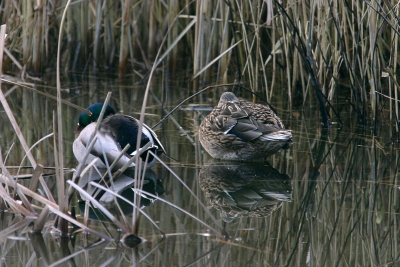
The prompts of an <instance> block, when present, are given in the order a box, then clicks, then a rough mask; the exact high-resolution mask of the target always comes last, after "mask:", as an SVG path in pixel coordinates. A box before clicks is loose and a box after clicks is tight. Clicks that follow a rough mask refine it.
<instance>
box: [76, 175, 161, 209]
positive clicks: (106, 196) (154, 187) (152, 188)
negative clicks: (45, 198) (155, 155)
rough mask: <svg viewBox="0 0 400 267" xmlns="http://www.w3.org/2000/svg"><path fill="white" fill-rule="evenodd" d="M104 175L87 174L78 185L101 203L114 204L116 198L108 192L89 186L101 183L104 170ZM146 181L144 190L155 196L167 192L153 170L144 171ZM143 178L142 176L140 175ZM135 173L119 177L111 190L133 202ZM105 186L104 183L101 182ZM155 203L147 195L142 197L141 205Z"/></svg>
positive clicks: (144, 181) (111, 186)
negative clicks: (92, 183)
mask: <svg viewBox="0 0 400 267" xmlns="http://www.w3.org/2000/svg"><path fill="white" fill-rule="evenodd" d="M103 171H104V172H103V173H101V172H100V173H99V172H96V171H93V172H86V174H85V175H84V176H83V177H81V179H80V180H79V182H78V185H79V186H80V187H81V188H83V189H85V191H86V192H87V193H88V194H90V195H92V196H93V197H94V198H96V199H97V200H99V201H100V202H101V203H105V204H106V203H109V204H110V203H112V202H113V201H114V199H115V198H114V196H113V195H112V194H110V193H108V192H102V191H100V190H98V189H96V187H94V186H91V185H89V182H92V181H94V182H100V179H101V177H102V176H103V175H104V173H105V172H106V170H103ZM144 171H145V174H144V180H143V188H142V190H143V191H145V192H148V193H150V194H153V195H162V194H164V192H165V190H164V187H163V185H162V183H161V181H160V180H159V179H158V178H157V175H156V173H155V172H154V171H153V170H151V169H146V170H144ZM138 176H139V177H142V175H141V174H139V175H138ZM134 177H135V171H134V170H132V171H125V172H124V173H123V174H121V175H119V176H118V179H116V180H115V181H114V182H113V183H112V185H109V187H110V189H111V190H112V191H113V192H114V193H117V194H120V195H121V196H123V197H125V198H127V199H129V200H133V196H134V192H133V190H132V189H131V188H132V187H133V186H134V182H135V179H134ZM101 184H103V185H104V182H101ZM81 198H82V199H85V197H84V196H83V195H81ZM152 202H153V198H152V197H150V196H146V195H145V193H144V194H142V195H141V205H142V206H148V205H150V204H151V203H152Z"/></svg>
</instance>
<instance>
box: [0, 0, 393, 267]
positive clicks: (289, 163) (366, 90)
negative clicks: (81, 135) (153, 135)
mask: <svg viewBox="0 0 400 267" xmlns="http://www.w3.org/2000/svg"><path fill="white" fill-rule="evenodd" d="M398 21H399V7H398V3H397V2H396V1H393V0H388V1H383V2H382V1H381V2H377V1H362V0H360V1H351V2H350V1H329V0H327V1H311V2H308V1H297V2H296V1H222V0H213V1H159V0H151V1H131V0H124V1H112V0H106V1H49V0H43V1H28V0H26V1H25V0H23V1H3V2H1V3H0V23H1V24H5V25H6V27H5V26H3V27H2V31H1V35H0V59H2V60H0V64H1V68H0V70H1V83H0V86H1V87H0V89H1V92H0V100H1V103H2V105H1V108H0V124H1V131H0V166H1V173H0V179H1V184H0V196H1V202H0V206H1V209H2V213H1V217H0V222H1V227H0V243H1V246H2V259H3V260H4V261H5V262H6V263H7V265H9V266H12V265H18V264H19V263H21V265H26V266H28V265H33V266H40V265H43V264H46V265H53V266H54V265H57V264H65V263H68V264H71V265H79V264H81V265H99V264H103V266H106V265H108V264H115V265H134V264H137V265H139V264H143V265H148V264H150V265H157V266H161V265H165V266H189V265H192V264H200V265H202V266H207V265H209V266H231V265H234V264H236V265H240V266H246V265H248V266H253V265H262V266H263V265H268V266H304V265H309V266H342V265H348V266H380V265H387V266H395V265H396V264H397V263H398V261H399V257H400V254H399V250H398V246H399V245H400V244H399V242H398V240H399V233H398V220H399V217H398V210H399V205H400V204H399V195H398V194H399V192H398V187H399V181H398V179H397V178H398V166H399V153H398V136H399V135H398V132H399V129H398V126H399V124H398V90H399V83H398V80H397V79H398V77H399V71H398V67H399V65H398V62H399V54H398V52H399V51H398V42H399V32H398ZM5 34H7V37H6V38H4V36H5ZM3 41H4V42H3ZM57 52H59V53H57ZM1 56H3V58H2V57H1ZM204 89H205V90H204ZM201 90H203V91H201ZM226 90H230V91H233V92H235V94H236V95H238V96H240V97H242V98H244V99H247V100H252V101H255V102H259V103H266V102H268V103H269V104H271V105H272V106H273V108H274V109H275V110H276V111H277V113H278V114H279V116H280V117H281V119H282V120H283V121H284V123H285V126H286V128H289V129H291V130H292V133H293V141H294V144H293V147H292V148H291V149H290V150H288V151H284V152H282V153H277V154H275V155H273V156H271V157H269V158H268V159H267V161H268V162H261V163H259V164H261V166H260V165H259V164H249V165H246V164H245V165H243V166H242V165H240V164H237V165H236V164H235V165H234V166H232V165H229V164H231V163H227V162H218V161H217V162H215V161H212V160H211V159H210V157H209V156H208V154H207V153H206V152H205V151H204V150H203V149H202V147H201V145H200V144H199V142H198V138H197V131H198V126H199V124H200V122H201V120H202V119H203V118H204V116H205V115H206V114H207V113H208V112H209V110H210V108H212V107H213V106H214V105H215V104H216V103H217V101H218V98H219V96H220V94H221V93H222V92H223V91H226ZM109 92H111V95H110V98H107V95H108V93H109ZM197 92H201V93H199V94H196V95H195V93H197ZM104 101H110V104H112V105H113V106H114V107H116V108H117V109H118V111H120V112H123V113H125V114H129V115H133V116H135V117H137V118H141V120H142V121H144V122H145V123H146V124H147V125H149V126H154V125H156V127H155V128H154V130H155V131H156V132H157V134H158V136H159V137H160V140H161V142H162V143H163V144H164V146H165V149H166V151H167V153H168V155H169V156H170V157H171V158H172V159H176V160H178V162H175V161H174V160H172V159H171V158H169V157H166V156H162V157H161V158H160V160H159V162H158V163H157V164H156V166H155V167H154V168H152V170H151V172H150V173H145V172H136V173H133V174H128V173H125V175H126V176H130V177H133V178H135V179H134V181H133V182H132V183H134V184H133V186H131V185H132V183H128V184H129V186H127V188H123V189H124V190H122V189H121V190H120V191H118V192H117V195H118V197H116V198H115V199H114V195H113V193H110V192H108V193H105V194H103V193H104V192H105V191H106V190H105V189H101V190H97V191H96V192H99V191H101V192H103V193H101V194H102V196H104V199H106V198H107V199H111V201H109V203H108V204H106V203H104V202H103V203H98V201H99V199H100V198H98V199H95V198H92V197H90V196H87V195H85V192H88V191H89V192H92V191H90V190H92V189H93V188H91V189H90V188H87V187H85V186H87V184H84V183H83V182H82V181H83V179H88V178H89V177H90V179H94V176H95V172H94V171H93V170H91V169H90V168H87V169H85V166H78V163H77V161H76V160H75V158H74V156H73V154H72V148H71V146H72V142H73V139H74V130H75V127H76V123H77V118H78V116H79V113H80V112H82V108H83V107H87V106H89V105H90V104H92V103H95V102H104ZM182 102H183V103H182ZM176 107H178V108H177V109H176V110H174V112H173V113H172V114H171V115H169V116H168V117H167V118H165V116H166V115H167V114H168V113H169V112H170V111H171V110H173V109H174V108H176ZM164 118H165V119H164ZM160 121H162V123H159V122H160ZM237 166H239V167H240V168H239V167H237ZM227 174H228V177H227ZM103 175H104V174H103ZM230 176H232V181H230V179H229V177H230ZM139 177H141V178H142V179H140V178H139ZM79 181H81V184H79ZM231 182H233V183H231ZM82 183H83V184H82ZM90 186H96V185H94V184H91V185H89V187H90ZM81 188H85V190H82V189H81ZM125 189H127V191H125ZM258 189H261V190H260V191H257V190H258ZM93 190H94V189H93ZM145 191H146V192H145ZM227 192H228V193H229V194H228V193H227ZM249 192H251V193H252V195H251V197H250V196H249ZM262 194H265V195H262ZM261 195H262V197H261ZM122 196H123V197H126V198H129V199H130V200H131V201H132V203H131V204H130V203H129V202H126V201H125V202H123V201H122V202H121V201H120V199H121V197H122ZM117 198H118V199H119V201H117ZM82 199H84V200H85V201H83V202H82V201H81V200H82ZM110 202H111V203H110ZM116 203H119V205H117V204H116ZM127 203H128V204H127ZM110 204H113V205H110ZM132 246H133V248H132ZM16 259H17V260H16ZM17 262H18V263H17Z"/></svg>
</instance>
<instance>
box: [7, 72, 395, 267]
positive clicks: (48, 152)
mask: <svg viewBox="0 0 400 267" xmlns="http://www.w3.org/2000/svg"><path fill="white" fill-rule="evenodd" d="M135 83H137V81H136V80H134V79H133V78H132V80H126V79H125V80H123V81H117V80H115V79H107V78H97V79H94V78H90V79H88V80H87V81H86V82H81V81H76V80H73V79H70V80H65V81H64V82H63V87H64V88H67V89H66V90H65V92H64V95H63V98H64V99H67V100H69V101H71V102H73V103H75V104H77V105H80V106H82V107H86V106H88V105H89V104H91V103H94V102H100V101H103V100H104V98H105V96H106V94H107V92H108V91H111V92H112V93H113V94H112V101H111V105H113V106H114V107H116V109H118V110H119V111H121V112H123V113H126V114H130V115H134V116H139V115H138V113H140V109H141V105H142V99H143V94H144V86H142V85H135ZM188 84H189V85H188ZM160 87H161V85H160V83H157V82H155V83H154V84H153V86H152V88H151V90H152V91H153V92H154V94H155V96H157V97H158V98H159V100H160V101H163V103H164V108H165V109H166V110H171V109H172V108H173V107H175V106H176V105H177V104H178V103H179V102H181V101H182V100H184V99H185V98H186V97H188V96H190V94H191V88H190V82H187V83H186V82H185V81H183V82H174V83H171V84H170V85H169V87H168V89H166V90H164V91H162V90H161V89H160ZM7 90H11V89H10V87H6V88H5V89H3V91H7ZM43 90H46V91H48V92H49V93H52V94H54V95H55V94H56V93H55V91H54V90H53V89H51V88H50V89H49V88H46V89H43ZM221 92H222V90H220V91H217V90H214V91H212V90H210V91H209V92H206V93H204V94H202V95H201V96H199V97H196V98H194V99H192V100H191V101H189V102H188V103H186V104H185V105H184V106H183V107H184V109H178V110H177V111H176V112H175V113H174V114H173V119H174V120H175V121H176V124H175V123H174V122H173V121H172V119H171V118H170V119H168V120H166V121H165V122H164V123H163V124H162V125H161V126H160V127H157V128H156V129H155V130H156V132H157V134H158V135H159V137H160V139H161V142H162V143H163V144H164V146H165V149H166V151H167V152H168V154H169V155H170V156H171V157H172V158H174V159H176V160H178V162H174V161H172V160H171V159H169V158H167V157H162V158H161V159H162V160H163V161H164V162H165V163H166V164H167V165H168V166H169V168H170V169H171V170H172V171H173V172H174V173H175V174H176V175H177V176H179V177H180V178H181V179H182V180H183V182H184V184H185V185H186V186H187V187H189V188H190V190H191V191H192V193H191V192H190V191H189V190H188V189H187V188H186V187H185V185H184V184H183V183H182V182H181V181H179V180H178V179H177V178H176V177H175V175H173V174H172V173H171V172H170V171H169V170H168V169H167V168H166V167H164V166H163V165H162V164H157V165H156V166H155V167H154V168H153V171H154V173H153V174H152V175H154V176H152V177H153V178H152V179H156V180H157V179H158V180H159V181H158V182H159V184H158V188H159V189H160V188H161V189H160V191H159V193H160V194H162V196H161V197H162V198H163V199H165V200H167V201H169V202H171V203H173V204H174V205H176V206H177V207H179V208H181V209H183V210H185V211H187V212H188V213H190V214H192V215H194V216H195V217H197V218H198V219H199V220H201V221H202V222H204V223H206V224H208V225H209V226H211V227H212V229H214V230H215V231H212V230H210V229H209V228H207V227H205V226H204V225H203V224H201V223H199V222H198V221H196V220H195V219H193V218H192V217H191V216H189V215H188V214H186V213H184V212H182V211H180V210H178V209H176V208H174V207H172V206H171V205H169V204H166V203H164V202H162V201H160V200H156V201H153V202H152V203H151V201H149V202H148V203H147V204H148V205H147V206H145V207H144V208H143V210H144V211H145V212H146V213H147V214H148V215H149V216H150V217H151V218H152V219H153V220H154V221H155V222H156V223H157V225H158V227H159V228H160V229H161V230H162V231H163V232H164V233H165V234H166V236H167V237H166V238H162V236H161V234H160V232H159V231H158V230H157V228H156V227H155V226H154V225H152V224H151V223H150V222H149V221H148V220H147V219H146V218H145V217H144V216H141V217H140V220H139V226H138V228H139V236H140V237H143V238H144V239H146V240H147V241H146V242H145V243H143V244H141V245H139V246H136V247H134V248H127V247H125V246H124V245H122V244H121V243H119V242H101V240H99V238H98V237H97V236H94V235H91V234H89V235H86V234H83V233H81V232H75V233H74V234H73V235H72V236H71V238H60V237H57V236H55V235H53V234H52V225H53V223H54V217H50V218H49V221H48V226H47V227H45V231H44V233H43V235H32V234H29V227H28V226H29V224H28V223H29V222H26V220H25V219H24V218H21V217H19V216H12V215H11V214H10V213H8V212H5V213H3V214H2V215H1V220H0V223H1V226H0V227H1V232H0V233H1V234H0V236H1V239H0V240H1V243H0V244H1V246H2V250H1V251H2V252H1V253H2V257H1V259H2V262H3V263H4V264H5V265H6V266H46V265H51V264H53V265H58V264H60V265H62V266H67V265H68V266H191V265H196V266H392V265H393V266H397V264H398V261H399V256H400V254H399V249H398V246H399V245H400V244H399V241H398V240H399V233H398V229H399V227H398V220H399V216H398V209H399V195H398V194H399V192H398V191H399V189H398V186H399V182H398V175H397V173H398V170H397V168H398V163H399V155H398V150H397V146H396V145H394V144H393V143H392V142H391V138H390V129H391V126H390V124H388V123H387V122H385V121H382V123H381V124H380V126H379V127H380V128H379V129H378V130H377V131H376V132H375V133H373V132H372V130H371V129H369V128H358V127H357V125H356V124H355V123H354V122H353V119H352V118H351V117H350V116H349V112H350V110H349V107H348V105H346V103H343V109H342V110H341V113H340V116H341V119H342V121H343V127H341V128H339V127H338V125H334V126H333V127H332V128H331V129H329V130H323V129H321V127H320V124H319V111H318V109H317V107H313V106H312V105H308V106H309V108H308V109H307V110H296V109H293V110H289V109H288V106H289V105H288V103H286V102H285V101H276V100H272V104H274V106H275V107H276V109H277V112H278V114H279V115H280V117H281V118H282V119H283V121H284V122H285V124H286V126H287V128H290V129H292V131H293V139H294V145H293V147H292V148H291V149H290V150H288V151H284V152H282V153H278V154H276V155H274V156H272V157H270V158H268V162H260V163H248V164H244V163H240V164H239V163H229V162H220V161H213V160H212V159H211V158H210V157H209V156H208V155H207V153H206V152H205V151H204V150H203V149H202V148H201V146H200V144H199V142H198V140H197V127H198V125H199V123H200V121H201V120H202V118H203V117H204V116H205V115H206V114H207V113H208V112H207V111H201V110H198V107H202V108H207V107H213V106H214V105H216V103H217V102H218V97H219V95H220V93H221ZM243 97H245V98H247V99H251V98H250V95H249V94H243ZM7 99H8V101H9V105H10V107H11V109H12V110H13V112H14V115H15V117H16V119H17V122H18V123H19V125H20V127H21V129H22V131H23V134H24V136H25V138H26V139H27V142H28V144H29V145H32V144H33V143H35V142H36V141H37V140H39V139H40V138H42V137H43V136H46V135H47V134H49V133H51V132H52V131H53V130H52V127H53V126H52V123H53V118H52V116H53V115H52V111H53V110H55V108H56V105H55V102H54V101H53V100H50V99H47V98H45V97H42V96H39V95H36V94H34V93H31V92H29V91H26V90H22V89H17V90H15V91H13V92H11V93H10V94H9V96H8V98H7ZM190 104H196V105H197V104H198V106H194V108H193V105H191V106H190V107H192V108H193V110H189V109H188V107H189V105H190ZM78 115H79V111H77V110H75V109H73V108H71V107H69V106H64V107H63V116H64V118H63V127H64V139H65V143H64V146H65V150H66V152H65V155H64V156H65V161H66V167H69V168H74V167H75V166H76V165H77V162H76V160H75V158H74V157H73V154H72V149H71V146H72V142H73V138H74V137H73V133H74V128H75V127H76V123H77V117H78ZM163 116H164V113H162V110H161V107H160V106H159V105H158V102H157V100H156V99H154V98H153V97H152V96H150V97H149V100H148V108H147V109H146V119H145V122H146V124H148V125H150V126H152V125H154V124H156V123H157V122H158V121H159V120H160V119H161V118H162V117H163ZM0 119H1V122H2V126H3V127H2V129H1V133H0V145H1V153H2V155H3V158H4V157H5V155H6V154H7V155H8V157H7V159H6V165H7V166H15V165H20V162H21V160H22V158H23V153H22V149H21V147H20V146H19V144H18V139H17V138H16V136H15V134H14V131H13V130H12V128H11V126H10V124H9V121H8V118H7V116H6V115H5V114H4V112H3V110H2V109H1V108H0ZM332 120H333V121H334V122H336V121H337V119H336V118H335V117H333V118H332ZM179 127H182V128H181V129H183V131H184V132H186V133H187V134H186V135H185V134H182V131H180V128H179ZM13 143H15V145H14V146H12V144H13ZM33 154H34V157H35V158H36V159H37V161H38V162H40V163H42V164H43V165H44V166H49V167H53V166H54V157H53V139H52V138H49V139H47V140H44V141H43V142H42V143H41V144H40V145H39V146H38V147H37V148H35V149H33ZM25 164H26V165H28V163H27V162H25V161H24V165H25ZM27 172H28V173H29V171H27ZM49 172H50V173H51V171H49ZM154 177H157V178H154ZM67 178H68V179H70V178H71V175H70V174H67ZM46 179H47V183H48V184H49V186H50V187H52V188H53V189H55V180H54V179H55V178H54V176H49V177H47V178H46ZM156 180H153V181H156ZM162 192H163V193H162ZM74 199H75V202H74V206H76V211H77V216H78V218H82V213H81V211H80V208H79V205H78V203H77V200H76V198H74ZM111 210H113V209H111ZM113 211H114V212H115V215H116V216H118V217H119V214H120V213H119V212H118V211H115V210H113ZM119 218H120V219H121V220H123V219H122V218H121V217H119ZM126 224H127V225H130V224H131V223H130V221H128V222H127V223H126ZM89 225H90V226H91V227H92V228H95V229H96V230H98V231H101V232H104V233H107V231H109V232H110V235H111V236H113V237H114V238H115V239H116V240H119V239H120V237H121V236H122V235H123V233H122V232H120V231H119V230H118V229H116V228H115V226H114V225H113V224H111V223H110V222H104V221H103V222H102V221H97V220H94V219H92V220H90V224H89ZM223 229H224V230H223ZM224 231H225V232H226V233H225V232H224ZM71 232H73V229H72V228H71ZM220 233H223V234H228V235H229V237H230V238H229V239H228V240H223V239H221V237H220ZM67 258H68V260H65V259H67Z"/></svg>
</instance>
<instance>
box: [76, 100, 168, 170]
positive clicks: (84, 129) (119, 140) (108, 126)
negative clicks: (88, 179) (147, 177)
mask: <svg viewBox="0 0 400 267" xmlns="http://www.w3.org/2000/svg"><path fill="white" fill-rule="evenodd" d="M102 108H103V103H97V104H93V105H91V106H89V107H88V108H87V109H88V110H89V111H91V112H92V115H91V116H89V115H88V114H86V113H84V112H82V113H81V115H80V116H79V123H78V127H77V128H76V131H75V141H74V144H73V151H74V155H75V157H76V159H77V160H78V161H79V162H82V161H83V157H84V155H85V149H86V147H87V146H88V145H89V142H90V138H91V136H92V134H93V133H94V131H95V128H96V122H97V119H98V118H99V116H100V112H101V110H102ZM138 131H139V121H138V120H137V119H135V118H133V117H131V116H127V115H124V114H120V113H117V114H116V113H115V110H114V109H113V108H112V107H111V106H109V105H107V107H106V109H105V113H104V119H103V120H102V122H101V124H100V127H99V129H98V133H97V135H96V137H97V141H96V142H95V144H94V146H93V147H92V149H91V150H90V155H89V157H88V158H87V160H86V164H88V163H90V162H91V161H92V160H93V159H95V158H96V157H98V158H100V159H101V161H102V162H101V161H98V162H96V164H95V165H96V166H97V167H99V168H105V167H106V165H105V164H103V162H105V160H107V162H108V164H109V165H111V163H112V162H113V161H114V160H115V159H117V158H118V156H119V155H120V154H121V151H122V148H124V147H125V146H126V145H127V144H129V145H130V148H129V149H128V150H127V152H126V153H125V154H124V155H123V156H122V157H121V158H120V159H119V160H118V163H117V164H116V166H115V168H114V169H118V168H121V167H122V166H123V165H124V164H125V163H126V162H128V161H129V158H130V157H131V156H133V155H135V154H136V143H137V137H138ZM148 142H151V145H150V147H148V148H147V149H146V151H145V153H143V154H142V155H141V156H140V157H141V158H142V159H143V160H145V159H146V157H147V154H148V153H146V152H147V151H149V150H150V151H152V152H153V153H165V151H164V148H163V146H162V144H161V142H160V141H159V140H158V138H157V135H156V134H155V133H154V132H153V131H152V130H151V128H150V127H149V126H147V125H146V124H143V127H142V135H141V140H140V147H141V148H142V147H143V146H145V145H146V144H147V143H148ZM155 162H156V160H155V158H154V157H152V156H151V155H150V154H149V161H148V165H147V167H148V168H150V167H152V166H153V165H154V164H155ZM131 167H134V164H132V165H131Z"/></svg>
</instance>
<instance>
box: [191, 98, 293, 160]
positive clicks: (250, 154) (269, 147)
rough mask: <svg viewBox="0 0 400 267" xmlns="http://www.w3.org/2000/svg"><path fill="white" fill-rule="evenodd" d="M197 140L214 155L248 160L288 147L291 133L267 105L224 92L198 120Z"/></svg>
mask: <svg viewBox="0 0 400 267" xmlns="http://www.w3.org/2000/svg"><path fill="white" fill-rule="evenodd" d="M199 139H200V142H201V144H202V146H203V147H204V149H205V150H206V151H207V152H208V153H209V154H210V155H211V156H212V157H213V158H217V159H224V160H241V161H247V160H251V159H257V158H265V157H268V156H270V155H272V154H274V153H276V152H278V151H279V150H280V149H287V148H289V147H290V146H291V145H292V132H291V131H290V130H285V126H284V125H283V123H282V121H281V119H280V118H279V117H278V116H277V115H276V114H275V113H274V112H273V111H272V110H271V109H270V108H269V107H266V106H263V105H260V104H254V103H252V102H248V101H245V100H239V99H238V98H237V97H236V96H235V95H234V94H233V93H231V92H226V93H223V94H222V95H221V98H220V100H219V103H218V106H216V107H215V108H214V109H213V110H212V111H211V113H210V114H209V115H208V116H207V117H206V118H205V119H204V120H203V121H202V122H201V124H200V130H199Z"/></svg>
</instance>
